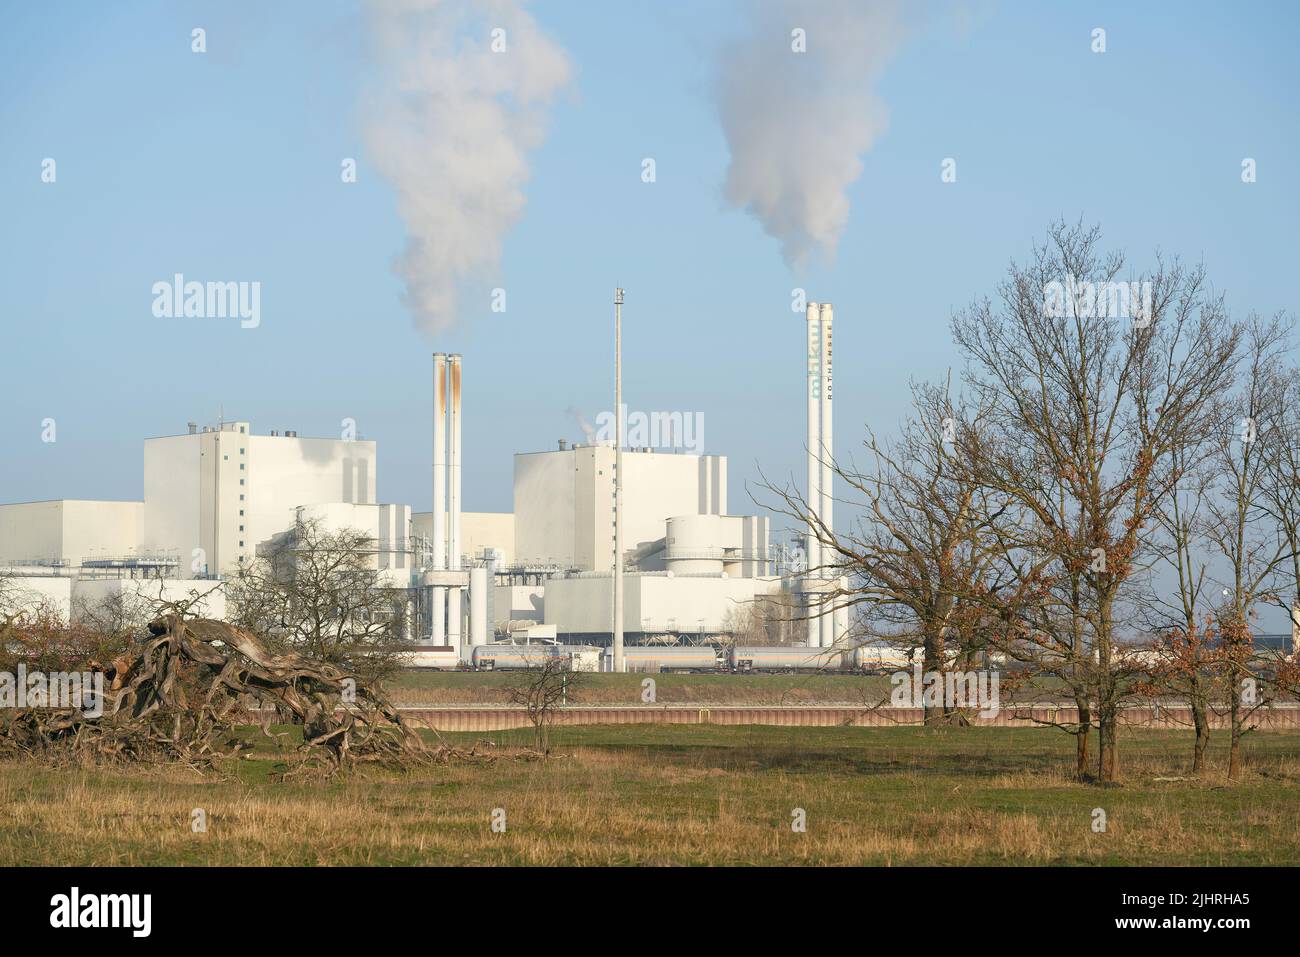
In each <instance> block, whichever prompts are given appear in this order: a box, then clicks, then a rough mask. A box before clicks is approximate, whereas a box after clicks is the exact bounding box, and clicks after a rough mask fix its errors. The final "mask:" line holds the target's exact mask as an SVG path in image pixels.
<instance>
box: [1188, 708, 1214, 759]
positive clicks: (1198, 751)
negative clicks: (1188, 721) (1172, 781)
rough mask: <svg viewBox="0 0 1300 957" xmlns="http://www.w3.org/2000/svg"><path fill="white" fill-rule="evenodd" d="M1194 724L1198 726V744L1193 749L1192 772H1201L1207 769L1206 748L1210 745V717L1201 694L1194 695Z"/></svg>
mask: <svg viewBox="0 0 1300 957" xmlns="http://www.w3.org/2000/svg"><path fill="white" fill-rule="evenodd" d="M1191 705H1192V724H1193V725H1195V727H1196V744H1195V746H1194V749H1193V751H1192V773H1193V774H1200V773H1201V772H1202V771H1204V770H1205V750H1206V748H1208V747H1209V746H1210V719H1209V715H1208V714H1206V711H1205V701H1204V700H1203V699H1202V698H1201V696H1200V695H1193V696H1192V698H1191Z"/></svg>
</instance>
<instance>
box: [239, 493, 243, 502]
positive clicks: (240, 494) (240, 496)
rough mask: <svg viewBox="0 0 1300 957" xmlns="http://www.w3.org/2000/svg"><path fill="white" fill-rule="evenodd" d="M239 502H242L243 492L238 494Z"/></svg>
mask: <svg viewBox="0 0 1300 957" xmlns="http://www.w3.org/2000/svg"><path fill="white" fill-rule="evenodd" d="M239 500H240V501H241V502H242V501H243V500H244V493H243V492H240V493H239Z"/></svg>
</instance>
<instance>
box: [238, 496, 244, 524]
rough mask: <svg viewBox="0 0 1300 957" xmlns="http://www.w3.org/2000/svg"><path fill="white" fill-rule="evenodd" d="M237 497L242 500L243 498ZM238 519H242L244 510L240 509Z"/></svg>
mask: <svg viewBox="0 0 1300 957" xmlns="http://www.w3.org/2000/svg"><path fill="white" fill-rule="evenodd" d="M239 497H240V498H243V497H244V496H242V495H241V496H239ZM239 517H240V518H243V517H244V510H243V509H242V508H241V509H240V510H239Z"/></svg>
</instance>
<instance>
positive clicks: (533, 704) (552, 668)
mask: <svg viewBox="0 0 1300 957" xmlns="http://www.w3.org/2000/svg"><path fill="white" fill-rule="evenodd" d="M569 666H570V662H569V658H568V657H567V656H563V655H553V654H547V655H546V656H544V657H539V658H538V660H537V661H535V662H530V667H529V668H528V670H526V671H522V672H520V673H519V674H518V675H517V676H516V678H515V680H514V681H513V683H512V684H511V685H509V686H508V687H507V688H506V696H507V697H508V698H509V699H510V701H511V703H512V704H516V705H519V706H520V707H522V708H524V709H525V710H526V711H527V714H528V722H529V723H530V724H531V725H532V726H533V741H534V743H535V745H536V747H537V750H538V751H540V752H542V753H543V754H549V753H550V750H551V724H552V723H553V722H554V721H555V712H556V709H557V708H559V707H561V706H562V705H566V704H568V703H569V702H570V701H573V700H575V692H577V691H579V690H580V689H581V687H582V684H583V681H584V678H585V675H584V673H583V672H580V671H572V670H570V667H569Z"/></svg>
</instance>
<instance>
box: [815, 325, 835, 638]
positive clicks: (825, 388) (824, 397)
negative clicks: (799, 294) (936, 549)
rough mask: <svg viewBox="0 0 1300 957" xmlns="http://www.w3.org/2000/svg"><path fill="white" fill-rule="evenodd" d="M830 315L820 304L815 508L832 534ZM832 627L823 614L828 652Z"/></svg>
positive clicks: (826, 558) (828, 558) (827, 559)
mask: <svg viewBox="0 0 1300 957" xmlns="http://www.w3.org/2000/svg"><path fill="white" fill-rule="evenodd" d="M832 318H833V313H832V309H831V304H830V303H829V302H824V303H822V308H821V381H822V385H821V432H820V440H821V447H820V449H819V451H818V454H819V456H820V457H821V473H822V474H821V482H820V483H819V486H818V490H819V491H820V493H821V504H820V505H819V506H818V508H817V514H818V517H819V518H820V519H821V520H822V524H823V525H825V526H826V528H827V529H828V530H834V528H835V523H834V514H835V499H834V493H833V488H834V472H833V471H832V469H831V459H832V453H833V450H834V448H835V445H834V441H833V435H834V430H833V428H832V426H831V419H832V415H831V412H832V409H831V320H832ZM821 560H822V563H823V564H826V565H829V564H830V563H831V562H832V561H834V560H835V556H834V553H833V552H832V551H831V550H830V549H829V548H826V547H823V548H822V555H821ZM830 574H831V573H830V571H829V570H828V571H825V572H823V573H822V575H821V577H822V578H824V579H829V578H830ZM835 624H836V617H835V615H834V614H826V615H823V616H822V619H821V646H822V647H823V648H829V647H830V646H831V645H833V644H835V637H836V635H835Z"/></svg>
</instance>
